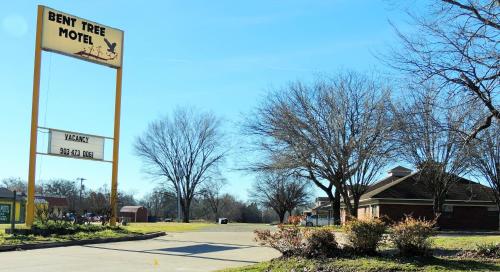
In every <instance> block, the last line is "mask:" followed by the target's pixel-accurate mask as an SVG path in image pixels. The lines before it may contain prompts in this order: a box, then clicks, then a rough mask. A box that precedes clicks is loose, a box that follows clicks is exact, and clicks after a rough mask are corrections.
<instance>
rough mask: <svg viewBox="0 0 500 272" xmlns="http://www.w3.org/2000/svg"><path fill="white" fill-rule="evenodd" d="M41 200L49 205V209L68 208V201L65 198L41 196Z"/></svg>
mask: <svg viewBox="0 0 500 272" xmlns="http://www.w3.org/2000/svg"><path fill="white" fill-rule="evenodd" d="M42 198H43V199H45V200H46V201H47V202H48V203H49V206H51V207H67V206H68V199H67V198H65V197H56V196H43V197H42Z"/></svg>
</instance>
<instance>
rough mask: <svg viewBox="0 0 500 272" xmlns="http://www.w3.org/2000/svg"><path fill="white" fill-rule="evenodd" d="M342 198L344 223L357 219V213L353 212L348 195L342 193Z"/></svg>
mask: <svg viewBox="0 0 500 272" xmlns="http://www.w3.org/2000/svg"><path fill="white" fill-rule="evenodd" d="M342 197H343V199H344V206H345V211H346V221H349V220H350V219H351V218H357V217H358V216H357V215H358V213H357V211H354V208H353V205H352V204H351V198H350V197H349V194H348V193H346V192H343V193H342Z"/></svg>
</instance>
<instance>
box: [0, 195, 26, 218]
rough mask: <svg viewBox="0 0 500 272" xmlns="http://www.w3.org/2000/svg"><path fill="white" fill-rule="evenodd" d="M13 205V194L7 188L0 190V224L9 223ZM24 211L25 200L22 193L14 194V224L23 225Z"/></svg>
mask: <svg viewBox="0 0 500 272" xmlns="http://www.w3.org/2000/svg"><path fill="white" fill-rule="evenodd" d="M13 203H14V192H13V191H11V190H9V189H7V188H0V224H6V223H10V221H11V218H12V205H13ZM25 210H26V202H25V198H24V196H23V195H22V193H20V192H16V219H15V221H16V223H24V215H25Z"/></svg>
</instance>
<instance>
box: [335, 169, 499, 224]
mask: <svg viewBox="0 0 500 272" xmlns="http://www.w3.org/2000/svg"><path fill="white" fill-rule="evenodd" d="M388 173H389V175H388V176H387V177H386V178H384V179H382V180H381V181H379V182H377V183H375V184H373V185H371V186H369V187H368V190H367V191H366V192H365V193H364V194H363V195H362V196H361V198H360V202H359V208H358V218H373V217H379V218H382V219H384V220H387V221H388V222H397V221H400V220H402V219H403V218H404V217H405V216H406V215H411V216H412V217H415V218H422V219H426V220H433V219H434V213H433V197H432V193H431V192H430V191H429V190H427V189H426V187H425V186H424V184H423V182H422V180H421V177H419V175H418V173H419V172H415V173H412V172H411V170H410V169H407V168H404V167H401V166H398V167H396V168H394V169H391V170H390V171H389V172H388ZM490 190H491V189H490V188H489V187H486V186H484V185H481V184H479V183H476V182H473V181H471V180H468V179H465V178H461V177H458V180H457V182H456V183H455V184H454V185H453V186H451V188H450V189H449V190H448V193H447V194H446V199H445V204H444V207H443V210H444V212H443V213H442V214H441V216H440V218H438V225H439V226H440V227H441V228H443V229H455V230H498V224H499V221H498V219H499V211H498V208H497V206H496V204H495V202H494V201H493V200H492V197H491V196H490ZM342 206H343V204H342ZM345 217H346V212H345V209H344V208H341V220H342V222H345V219H346V218H345Z"/></svg>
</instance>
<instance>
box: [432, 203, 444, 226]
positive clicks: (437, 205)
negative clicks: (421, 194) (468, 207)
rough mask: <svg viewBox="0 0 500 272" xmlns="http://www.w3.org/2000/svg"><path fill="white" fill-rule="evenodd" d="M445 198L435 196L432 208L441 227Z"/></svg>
mask: <svg viewBox="0 0 500 272" xmlns="http://www.w3.org/2000/svg"><path fill="white" fill-rule="evenodd" d="M443 205H444V199H441V198H440V197H435V198H434V201H433V205H432V210H433V212H434V220H436V224H437V225H438V227H439V220H440V219H441V214H442V212H443Z"/></svg>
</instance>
